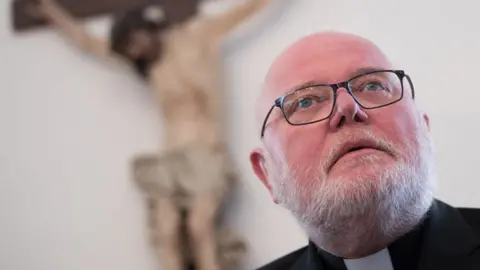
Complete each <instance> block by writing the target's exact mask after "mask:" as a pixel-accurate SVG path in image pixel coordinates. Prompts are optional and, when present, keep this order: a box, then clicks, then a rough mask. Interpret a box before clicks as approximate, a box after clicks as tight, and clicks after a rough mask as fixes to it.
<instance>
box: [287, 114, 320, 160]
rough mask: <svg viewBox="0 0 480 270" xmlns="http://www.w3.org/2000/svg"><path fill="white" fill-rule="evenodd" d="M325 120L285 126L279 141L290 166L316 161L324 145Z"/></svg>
mask: <svg viewBox="0 0 480 270" xmlns="http://www.w3.org/2000/svg"><path fill="white" fill-rule="evenodd" d="M326 124H328V123H327V121H324V122H320V123H315V124H311V125H305V126H286V127H284V130H283V132H280V134H282V135H281V137H280V138H279V143H280V144H281V146H282V149H284V153H283V154H284V157H285V160H286V162H287V164H288V165H289V166H290V167H293V166H295V167H299V166H309V165H310V164H312V163H318V162H319V161H320V158H321V156H322V152H323V150H324V146H325V138H326V131H327V126H326Z"/></svg>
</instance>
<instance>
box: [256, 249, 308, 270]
mask: <svg viewBox="0 0 480 270" xmlns="http://www.w3.org/2000/svg"><path fill="white" fill-rule="evenodd" d="M307 248H308V247H302V248H300V249H297V250H295V251H293V252H291V253H289V254H287V255H284V256H283V257H280V258H278V259H276V260H274V261H271V262H269V263H267V264H265V265H263V266H261V267H260V268H257V270H289V269H290V268H291V267H292V266H293V265H294V264H295V263H296V262H297V261H298V259H300V257H301V256H302V255H303V254H304V253H305V252H306V251H307Z"/></svg>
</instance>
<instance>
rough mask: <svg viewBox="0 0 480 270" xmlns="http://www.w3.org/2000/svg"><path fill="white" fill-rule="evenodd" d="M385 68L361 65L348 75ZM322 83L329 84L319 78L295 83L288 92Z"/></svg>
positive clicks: (352, 75) (353, 75) (351, 76)
mask: <svg viewBox="0 0 480 270" xmlns="http://www.w3.org/2000/svg"><path fill="white" fill-rule="evenodd" d="M384 69H385V68H381V67H374V66H365V67H359V68H357V69H355V70H354V71H353V72H350V73H349V74H348V77H349V78H353V77H355V76H358V75H361V74H364V73H369V72H373V71H378V70H384ZM320 84H327V83H325V81H322V80H319V79H315V80H310V81H308V82H304V83H301V84H298V85H295V86H293V87H291V88H289V89H288V93H291V92H294V91H297V90H299V89H303V88H308V87H311V86H314V85H320Z"/></svg>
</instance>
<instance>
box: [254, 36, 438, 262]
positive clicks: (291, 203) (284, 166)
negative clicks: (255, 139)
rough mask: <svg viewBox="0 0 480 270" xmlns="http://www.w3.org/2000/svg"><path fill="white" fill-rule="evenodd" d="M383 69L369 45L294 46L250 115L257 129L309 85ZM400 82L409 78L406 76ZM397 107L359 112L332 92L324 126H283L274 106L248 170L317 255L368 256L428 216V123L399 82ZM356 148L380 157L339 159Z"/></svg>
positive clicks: (305, 42) (306, 41)
mask: <svg viewBox="0 0 480 270" xmlns="http://www.w3.org/2000/svg"><path fill="white" fill-rule="evenodd" d="M366 68H367V69H368V68H374V69H390V68H394V67H392V64H391V63H390V61H389V60H388V59H387V57H386V56H385V55H384V54H383V53H382V51H381V50H380V49H379V48H378V47H377V46H375V45H374V44H373V43H371V42H370V41H368V40H366V39H364V38H361V37H358V36H355V35H351V34H345V33H336V32H326V33H317V34H313V35H310V36H307V37H304V38H302V39H301V40H299V41H297V42H295V43H294V44H293V45H291V46H290V47H288V48H287V49H286V50H285V51H284V52H283V53H282V54H281V55H280V56H279V57H278V58H277V59H276V60H275V61H274V63H273V64H272V66H271V69H270V70H269V72H268V74H267V76H266V79H265V85H264V88H263V91H262V92H261V94H260V97H259V103H258V107H257V121H258V125H259V127H260V126H261V123H262V122H263V120H264V118H265V115H266V113H267V111H268V109H269V108H270V106H271V105H272V104H273V101H274V100H275V99H276V98H278V97H280V96H282V95H284V94H285V93H287V92H289V91H290V90H291V89H292V88H295V87H296V86H298V85H301V84H304V83H306V82H309V81H315V82H316V83H337V82H341V81H345V80H347V79H350V78H351V77H353V76H354V75H356V74H358V72H359V71H361V70H362V69H366ZM406 72H407V74H408V70H407V71H406ZM404 85H405V93H404V97H403V99H402V100H400V101H399V102H397V103H395V104H392V105H390V106H387V107H383V108H377V109H372V110H366V109H363V108H362V107H360V106H359V105H358V104H357V103H356V102H355V101H354V99H353V98H352V97H351V96H350V95H349V94H348V92H347V91H346V89H343V88H341V89H339V91H338V99H337V103H336V106H335V107H334V111H333V114H332V115H331V117H330V118H328V119H326V120H324V121H321V122H318V123H315V124H310V125H304V126H292V125H290V124H288V123H287V121H286V120H285V119H284V118H283V116H282V114H281V111H280V109H279V108H275V109H274V111H273V113H272V115H271V116H270V117H269V119H268V123H267V128H266V131H265V136H264V138H263V139H262V142H263V145H262V147H259V148H256V149H254V150H253V151H252V152H251V155H250V161H251V165H252V168H253V170H254V172H255V174H256V175H257V177H258V178H259V179H260V180H261V182H262V183H263V184H264V186H265V187H266V188H267V189H268V191H269V192H270V194H271V196H272V199H273V200H274V202H276V203H278V204H281V205H282V206H283V207H285V208H287V209H288V210H290V211H291V212H292V213H293V215H294V216H295V217H296V218H297V219H298V221H299V223H300V224H301V225H302V226H303V228H304V229H305V231H306V232H307V234H308V235H309V237H310V239H311V240H312V241H313V242H314V243H315V244H316V245H317V246H319V247H320V248H323V249H325V250H326V251H328V252H330V253H332V254H335V255H338V256H342V257H345V258H359V257H362V256H366V255H369V254H372V253H374V252H376V251H378V250H380V249H382V248H384V247H386V246H387V245H388V244H389V243H391V242H392V241H394V240H395V239H396V237H398V236H399V235H401V234H403V233H405V232H407V231H408V230H410V229H411V228H412V227H413V226H414V225H415V224H417V223H418V222H419V221H420V219H421V218H422V216H423V215H424V214H425V212H426V211H427V210H428V208H429V206H430V204H431V202H432V200H433V193H434V186H435V181H434V179H435V176H434V166H433V159H434V158H433V149H432V146H431V140H430V137H429V132H430V126H429V119H428V116H427V115H426V114H424V113H422V111H421V110H420V109H419V108H417V106H416V104H415V101H414V99H413V98H412V95H411V91H410V88H409V87H408V86H409V85H408V83H407V81H406V80H404ZM356 140H366V141H370V142H374V143H375V144H376V145H377V146H379V147H381V149H382V150H372V149H369V150H363V151H358V153H354V154H349V155H345V156H343V157H342V158H340V159H339V160H338V161H337V162H336V163H335V164H333V163H334V162H333V161H334V160H335V159H334V158H335V157H338V156H339V151H340V148H341V147H342V146H344V145H345V144H347V143H349V142H353V141H356Z"/></svg>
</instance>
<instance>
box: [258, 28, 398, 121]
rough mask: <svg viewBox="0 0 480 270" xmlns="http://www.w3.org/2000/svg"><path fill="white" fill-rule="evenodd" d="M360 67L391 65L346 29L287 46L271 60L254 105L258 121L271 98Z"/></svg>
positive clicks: (346, 74) (336, 79) (340, 77)
mask: <svg viewBox="0 0 480 270" xmlns="http://www.w3.org/2000/svg"><path fill="white" fill-rule="evenodd" d="M362 67H373V68H390V67H391V64H390V62H389V60H388V59H387V57H386V56H385V55H384V53H383V52H382V51H381V50H380V49H379V48H378V47H377V46H376V45H375V44H373V43H372V42H371V41H369V40H367V39H365V38H363V37H360V36H357V35H354V34H349V33H342V32H333V31H328V32H319V33H315V34H312V35H309V36H306V37H303V38H301V39H300V40H298V41H296V42H295V43H293V44H292V45H290V46H289V47H287V48H286V49H285V50H284V51H283V52H282V53H281V54H280V55H279V56H278V57H277V58H276V59H275V61H274V62H273V64H272V65H271V67H270V69H269V71H268V73H267V76H266V78H265V82H264V87H263V89H262V91H261V93H260V97H259V100H258V106H257V114H256V115H257V117H258V119H257V120H258V121H259V122H261V121H262V120H263V117H265V114H266V112H267V111H268V109H269V107H270V106H271V105H272V104H273V101H274V100H275V99H276V98H278V97H280V96H281V95H283V94H285V93H286V92H289V91H292V90H294V89H296V88H298V87H299V86H302V85H304V84H306V83H308V82H312V81H315V82H322V83H333V82H339V81H342V80H346V79H348V78H349V76H350V75H352V73H354V72H355V70H356V69H358V68H362Z"/></svg>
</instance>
